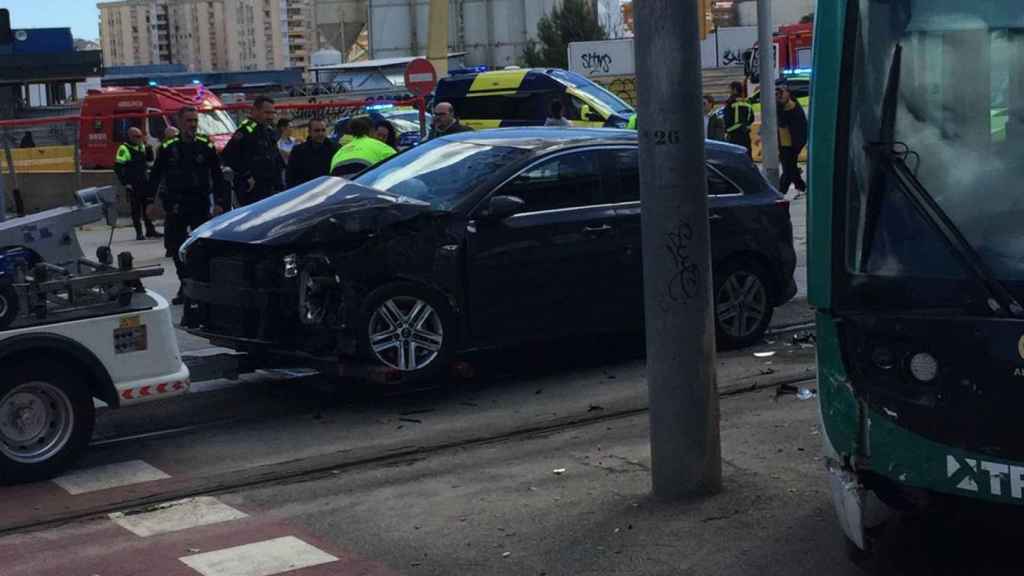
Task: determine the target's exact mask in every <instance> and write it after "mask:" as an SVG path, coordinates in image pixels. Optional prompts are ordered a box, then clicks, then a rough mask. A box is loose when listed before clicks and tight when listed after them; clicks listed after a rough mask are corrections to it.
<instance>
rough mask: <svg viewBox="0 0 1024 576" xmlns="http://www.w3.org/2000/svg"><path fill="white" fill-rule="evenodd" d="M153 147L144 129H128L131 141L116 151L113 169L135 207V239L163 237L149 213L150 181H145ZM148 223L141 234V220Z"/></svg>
mask: <svg viewBox="0 0 1024 576" xmlns="http://www.w3.org/2000/svg"><path fill="white" fill-rule="evenodd" d="M152 160H153V151H152V150H150V149H149V147H148V146H146V144H145V143H144V142H143V141H142V130H139V129H138V128H135V127H132V128H129V129H128V141H127V142H124V143H123V144H121V145H120V146H118V147H117V152H116V154H115V155H114V173H115V174H117V179H118V181H119V182H121V186H123V187H124V190H125V192H126V193H127V194H128V203H129V204H130V205H131V207H132V224H134V225H135V239H136V240H145V239H146V238H162V237H163V235H161V234H160V233H159V232H157V231H156V228H155V227H154V226H153V221H152V220H150V219H149V216H147V215H146V205H147V204H149V203H150V202H151V201H152V198H151V196H150V193H149V190H150V188H149V184H148V182H147V181H146V164H147V162H152ZM143 221H145V223H146V235H145V236H143V235H142V223H143Z"/></svg>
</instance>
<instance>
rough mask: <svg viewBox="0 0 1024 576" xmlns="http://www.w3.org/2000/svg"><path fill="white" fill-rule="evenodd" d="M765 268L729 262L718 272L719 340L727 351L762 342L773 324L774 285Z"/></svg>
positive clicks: (716, 316)
mask: <svg viewBox="0 0 1024 576" xmlns="http://www.w3.org/2000/svg"><path fill="white" fill-rule="evenodd" d="M769 278H770V277H769V275H768V273H767V271H766V270H765V268H764V266H762V265H760V264H758V263H757V262H754V261H752V260H748V259H743V260H731V261H727V262H726V263H725V265H724V266H723V267H722V268H721V269H720V270H715V282H714V292H713V293H712V298H713V300H714V303H715V337H716V339H717V341H718V347H719V348H721V349H725V350H735V349H738V348H746V347H747V346H752V345H754V344H756V343H758V342H760V341H761V339H762V338H763V337H764V334H765V332H766V331H767V330H768V326H769V324H771V321H772V314H774V312H775V310H774V308H773V307H772V284H771V282H770V280H769Z"/></svg>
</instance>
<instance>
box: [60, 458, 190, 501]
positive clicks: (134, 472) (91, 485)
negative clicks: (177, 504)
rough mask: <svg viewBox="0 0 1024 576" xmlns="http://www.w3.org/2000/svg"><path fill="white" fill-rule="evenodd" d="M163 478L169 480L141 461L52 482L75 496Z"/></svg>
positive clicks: (120, 463)
mask: <svg viewBox="0 0 1024 576" xmlns="http://www.w3.org/2000/svg"><path fill="white" fill-rule="evenodd" d="M165 478H170V475H168V474H166V473H164V472H162V471H160V470H158V469H157V468H155V467H153V466H150V465H149V464H147V463H145V462H143V461H142V460H129V461H127V462H118V463H117V464H108V465H106V466H97V467H95V468H85V469H82V470H75V471H74V472H71V473H69V474H65V475H64V476H61V477H59V478H55V479H54V480H53V482H54V483H55V484H57V485H58V486H60V487H61V488H63V489H65V490H67V491H68V493H69V494H71V495H76V494H85V493H87V492H96V491H98V490H108V489H110V488H120V487H122V486H130V485H132V484H139V483H142V482H152V481H153V480H163V479H165Z"/></svg>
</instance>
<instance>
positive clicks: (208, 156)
mask: <svg viewBox="0 0 1024 576" xmlns="http://www.w3.org/2000/svg"><path fill="white" fill-rule="evenodd" d="M178 128H179V129H180V130H181V133H180V135H178V136H176V137H174V138H171V139H170V140H166V141H164V143H163V144H161V145H160V153H159V154H158V155H157V158H156V162H155V163H154V164H153V168H152V169H151V170H150V172H149V184H150V187H151V188H152V189H157V188H158V187H159V185H160V183H161V182H163V183H164V187H163V189H162V198H161V200H162V201H163V205H164V212H166V213H167V219H166V220H165V224H164V233H165V234H166V236H165V238H164V246H165V247H166V248H167V251H168V252H170V253H171V256H172V257H173V258H174V267H175V268H176V269H177V272H178V278H179V279H181V278H182V277H184V272H185V271H184V269H183V266H182V263H181V260H179V259H178V249H179V248H181V245H182V244H184V243H185V240H186V239H187V238H188V235H189V231H190V230H192V231H194V230H195V229H196V228H198V227H200V226H202V225H203V223H204V222H206V220H207V219H209V217H210V212H211V210H210V192H211V191H212V192H213V194H214V202H215V206H214V208H213V213H214V214H220V213H222V212H224V210H226V209H227V208H228V207H229V198H228V190H227V183H226V182H225V181H224V173H223V172H222V171H221V167H220V158H219V157H218V156H217V149H216V148H214V146H213V142H211V141H210V140H209V138H207V137H206V136H204V135H202V134H197V133H196V130H198V128H199V113H198V112H197V111H196V109H195V108H182V109H181V111H180V112H178ZM274 153H275V154H277V150H276V149H275V150H274ZM182 301H183V299H182V296H181V290H180V288H179V290H178V295H177V296H175V298H174V300H172V303H174V304H181V303H182Z"/></svg>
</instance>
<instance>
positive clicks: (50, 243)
mask: <svg viewBox="0 0 1024 576" xmlns="http://www.w3.org/2000/svg"><path fill="white" fill-rule="evenodd" d="M76 201H77V205H76V206H71V207H63V208H55V209H53V210H48V211H46V212H41V213H38V214H34V215H30V216H23V217H20V218H15V219H12V220H8V221H5V222H0V371H2V374H3V378H2V379H0V483H5V484H11V483H21V482H29V481H35V480H42V479H47V478H50V477H53V476H55V475H58V474H59V473H61V472H62V471H63V470H65V469H67V468H68V467H69V466H70V465H71V464H72V463H73V462H74V461H75V459H76V458H77V457H78V456H79V455H80V454H81V453H82V451H83V450H84V449H85V448H86V447H87V446H88V444H89V441H90V439H91V437H92V431H93V425H94V420H95V417H96V402H95V401H94V400H99V401H102V402H103V403H105V404H106V405H107V406H109V407H110V408H121V407H125V406H130V405H134V404H141V403H144V402H151V401H155V400H163V399H167V398H171V397H175V396H180V395H182V394H185V393H186V392H188V390H189V385H190V381H189V376H190V373H189V368H188V367H187V366H186V364H185V363H184V361H183V359H182V356H181V354H180V352H179V349H178V343H177V340H176V338H175V333H174V325H173V323H172V320H171V313H170V307H169V305H168V302H167V300H165V299H164V298H163V297H162V296H160V295H159V294H157V293H156V292H153V291H151V290H147V289H146V288H145V287H144V286H143V284H142V280H143V279H144V278H148V277H154V276H159V275H161V274H163V269H162V268H161V267H160V266H146V267H139V268H136V267H135V266H134V264H133V262H132V257H131V254H130V253H128V252H124V253H121V254H118V255H117V257H116V262H115V261H114V260H115V258H114V257H113V255H112V254H111V253H110V249H109V246H104V247H101V248H100V249H99V250H97V254H96V259H95V260H91V259H86V258H84V255H83V254H82V250H81V247H80V246H79V244H78V241H77V237H76V235H75V228H76V227H77V226H79V225H82V224H86V223H89V222H94V221H97V220H101V219H103V217H106V219H107V223H108V224H111V225H113V224H114V223H116V218H117V209H116V192H115V190H114V189H113V188H112V187H103V188H90V189H86V190H81V191H79V192H77V193H76Z"/></svg>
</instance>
